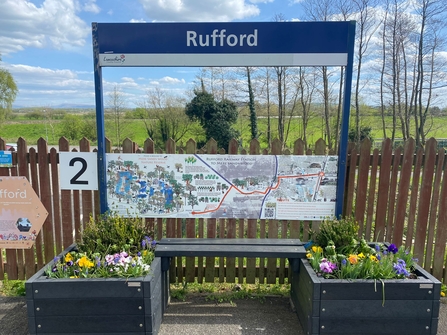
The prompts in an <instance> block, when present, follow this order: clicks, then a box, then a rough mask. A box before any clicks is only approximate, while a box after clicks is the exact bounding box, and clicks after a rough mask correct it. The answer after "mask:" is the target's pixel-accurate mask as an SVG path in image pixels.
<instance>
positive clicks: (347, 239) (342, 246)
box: [307, 219, 417, 280]
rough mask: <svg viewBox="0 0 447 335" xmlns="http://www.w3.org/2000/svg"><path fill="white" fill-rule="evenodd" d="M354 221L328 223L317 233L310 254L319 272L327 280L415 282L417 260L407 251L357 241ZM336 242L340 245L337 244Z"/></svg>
mask: <svg viewBox="0 0 447 335" xmlns="http://www.w3.org/2000/svg"><path fill="white" fill-rule="evenodd" d="M356 227H357V229H358V226H357V224H356V223H355V221H354V220H353V219H342V220H327V221H324V222H323V223H322V224H321V227H320V231H319V232H318V233H314V236H313V237H314V239H315V241H316V244H314V245H313V246H312V247H311V248H310V249H309V250H308V252H307V258H308V260H309V263H310V264H311V265H312V268H313V269H314V270H315V272H316V273H317V274H318V275H320V276H323V277H325V278H337V279H377V280H381V279H393V278H413V277H414V275H413V274H412V271H413V268H414V265H415V264H416V263H417V260H416V259H414V258H413V256H412V254H411V253H410V252H409V251H408V250H405V248H404V247H400V248H398V247H397V246H396V245H394V244H390V245H386V244H383V243H376V244H369V243H367V242H366V241H365V239H360V241H357V238H358V233H357V231H356V229H354V228H356ZM335 241H336V242H335Z"/></svg>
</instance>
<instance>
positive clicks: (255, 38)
mask: <svg viewBox="0 0 447 335" xmlns="http://www.w3.org/2000/svg"><path fill="white" fill-rule="evenodd" d="M251 38H253V42H250V39H251ZM247 45H248V46H249V47H255V46H257V45H258V29H255V31H254V33H253V34H250V35H248V37H247Z"/></svg>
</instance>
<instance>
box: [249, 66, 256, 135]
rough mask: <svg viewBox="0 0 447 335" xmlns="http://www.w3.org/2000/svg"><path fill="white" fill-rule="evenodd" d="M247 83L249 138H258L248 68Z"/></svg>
mask: <svg viewBox="0 0 447 335" xmlns="http://www.w3.org/2000/svg"><path fill="white" fill-rule="evenodd" d="M246 69H247V83H248V99H249V101H248V107H249V109H250V128H251V138H252V139H254V138H258V118H257V117H256V109H255V98H254V95H253V88H252V85H251V75H250V71H251V70H250V68H249V67H248V66H247V68H246Z"/></svg>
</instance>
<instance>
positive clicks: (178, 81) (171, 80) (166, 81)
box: [159, 77, 185, 84]
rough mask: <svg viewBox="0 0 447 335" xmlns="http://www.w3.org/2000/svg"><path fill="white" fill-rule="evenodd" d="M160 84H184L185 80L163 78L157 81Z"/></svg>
mask: <svg viewBox="0 0 447 335" xmlns="http://www.w3.org/2000/svg"><path fill="white" fill-rule="evenodd" d="M159 82H160V83H163V84H184V83H185V79H178V78H172V77H163V78H161V79H160V80H159Z"/></svg>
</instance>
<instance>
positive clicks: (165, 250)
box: [155, 238, 306, 271]
mask: <svg viewBox="0 0 447 335" xmlns="http://www.w3.org/2000/svg"><path fill="white" fill-rule="evenodd" d="M155 256H156V257H161V267H162V271H168V270H169V266H170V262H171V259H172V258H173V257H183V256H184V257H253V258H287V259H288V260H289V267H290V268H291V269H292V270H293V271H298V267H299V259H300V258H304V257H306V250H305V248H304V243H303V242H301V241H300V240H298V239H253V238H198V239H197V238H162V239H161V240H160V241H159V242H158V243H157V247H156V249H155Z"/></svg>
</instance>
